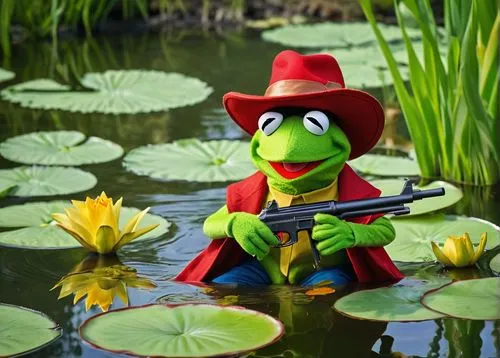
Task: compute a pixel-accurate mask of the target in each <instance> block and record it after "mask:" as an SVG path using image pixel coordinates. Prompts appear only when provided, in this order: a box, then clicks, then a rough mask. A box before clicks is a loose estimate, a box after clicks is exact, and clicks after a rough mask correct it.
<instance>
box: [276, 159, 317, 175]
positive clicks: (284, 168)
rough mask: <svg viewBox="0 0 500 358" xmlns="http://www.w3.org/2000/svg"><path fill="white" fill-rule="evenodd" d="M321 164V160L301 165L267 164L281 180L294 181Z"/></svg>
mask: <svg viewBox="0 0 500 358" xmlns="http://www.w3.org/2000/svg"><path fill="white" fill-rule="evenodd" d="M322 162H323V160H317V161H315V162H301V163H285V162H269V164H270V165H271V167H272V168H273V169H274V170H275V171H276V172H277V173H278V174H279V175H281V176H282V177H283V178H285V179H295V178H298V177H300V176H302V175H304V174H306V173H308V172H310V171H311V170H313V169H314V168H316V167H317V166H318V165H320V164H321V163H322Z"/></svg>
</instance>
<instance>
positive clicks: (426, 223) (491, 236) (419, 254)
mask: <svg viewBox="0 0 500 358" xmlns="http://www.w3.org/2000/svg"><path fill="white" fill-rule="evenodd" d="M391 222H392V225H393V226H394V228H395V229H396V239H395V240H394V241H393V242H391V243H390V244H389V245H387V246H386V247H385V249H386V251H387V253H388V254H389V256H390V257H391V259H393V260H395V261H403V262H429V261H435V260H436V257H435V256H434V253H433V252H432V247H431V241H434V242H436V243H437V244H438V245H440V246H442V245H444V242H445V241H446V239H447V238H448V237H449V236H451V235H462V234H463V233H465V232H467V233H469V235H470V238H471V241H472V244H473V245H474V247H477V245H478V244H479V240H480V238H481V234H482V233H484V232H487V233H488V242H487V244H486V248H487V249H491V248H493V247H495V246H496V245H498V244H500V228H498V227H497V226H496V225H494V224H492V223H490V222H488V221H485V220H481V219H476V218H471V217H464V216H456V215H444V214H440V215H423V216H419V217H414V218H398V219H395V220H391Z"/></svg>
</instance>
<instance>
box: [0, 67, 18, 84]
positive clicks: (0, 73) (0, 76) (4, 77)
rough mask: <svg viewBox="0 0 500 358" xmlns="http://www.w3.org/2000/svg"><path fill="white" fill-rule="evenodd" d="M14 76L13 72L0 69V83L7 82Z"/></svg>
mask: <svg viewBox="0 0 500 358" xmlns="http://www.w3.org/2000/svg"><path fill="white" fill-rule="evenodd" d="M15 76H16V74H15V73H14V72H10V71H7V70H4V69H3V68H0V82H4V81H8V80H11V79H13V78H14V77H15Z"/></svg>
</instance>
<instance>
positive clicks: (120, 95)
mask: <svg viewBox="0 0 500 358" xmlns="http://www.w3.org/2000/svg"><path fill="white" fill-rule="evenodd" d="M81 82H82V84H83V85H84V86H86V87H87V88H89V89H92V90H94V91H72V90H71V89H70V88H69V87H68V86H66V85H61V84H59V83H57V82H54V81H53V80H50V79H44V78H42V79H36V80H33V81H28V82H24V83H21V84H17V85H14V86H11V87H8V88H6V89H5V90H3V91H2V92H1V95H2V96H3V98H4V99H6V100H8V101H11V102H14V103H18V104H20V105H21V106H23V107H29V108H41V109H61V110H66V111H70V112H82V113H92V112H99V113H112V114H119V113H142V112H154V111H165V110H168V109H170V108H177V107H184V106H188V105H192V104H195V103H198V102H201V101H203V100H205V99H206V98H207V97H208V96H209V95H210V93H212V88H211V87H209V86H208V85H207V84H206V83H205V82H202V81H200V80H198V79H196V78H192V77H187V76H184V75H182V74H179V73H166V72H161V71H142V70H123V71H106V72H103V73H87V74H86V75H85V76H83V78H82V80H81Z"/></svg>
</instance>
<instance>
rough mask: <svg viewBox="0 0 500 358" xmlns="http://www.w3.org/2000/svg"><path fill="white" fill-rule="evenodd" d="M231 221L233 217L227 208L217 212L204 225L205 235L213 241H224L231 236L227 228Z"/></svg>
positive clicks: (224, 207)
mask: <svg viewBox="0 0 500 358" xmlns="http://www.w3.org/2000/svg"><path fill="white" fill-rule="evenodd" d="M230 221H231V216H230V214H229V211H228V210H227V206H226V205H224V206H223V207H222V208H220V209H219V210H217V211H216V212H215V213H213V214H212V215H210V216H209V217H208V218H207V219H206V220H205V223H204V224H203V233H204V234H205V235H207V236H208V237H209V238H211V239H222V238H225V237H228V236H229V233H228V230H227V227H228V224H229V222H230Z"/></svg>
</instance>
